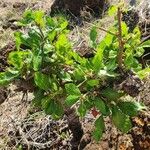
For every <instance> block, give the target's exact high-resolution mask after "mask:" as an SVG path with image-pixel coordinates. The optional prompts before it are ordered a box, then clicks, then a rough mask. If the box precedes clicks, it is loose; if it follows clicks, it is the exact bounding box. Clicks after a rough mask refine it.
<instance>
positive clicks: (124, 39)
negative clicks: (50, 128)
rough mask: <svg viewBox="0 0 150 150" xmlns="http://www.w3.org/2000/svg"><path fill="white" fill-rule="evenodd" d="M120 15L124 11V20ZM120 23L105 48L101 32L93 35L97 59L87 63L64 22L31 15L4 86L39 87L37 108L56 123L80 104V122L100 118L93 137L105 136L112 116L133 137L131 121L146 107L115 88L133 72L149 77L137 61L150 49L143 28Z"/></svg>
mask: <svg viewBox="0 0 150 150" xmlns="http://www.w3.org/2000/svg"><path fill="white" fill-rule="evenodd" d="M119 15H120V12H119V11H118V18H119V19H120V16H119ZM119 19H118V23H117V24H115V25H114V26H113V27H112V28H111V29H110V30H109V31H106V32H107V35H106V36H105V38H104V39H103V40H102V41H101V42H97V41H98V39H97V29H98V28H99V27H97V26H94V27H93V28H92V29H91V32H90V39H91V43H92V47H93V48H94V49H95V53H94V57H92V58H84V57H81V56H80V55H78V54H77V53H76V52H74V51H73V50H72V44H71V42H70V41H69V40H68V38H67V35H68V33H69V31H68V30H67V26H68V22H67V21H66V20H65V19H64V18H62V17H58V16H57V17H54V18H51V17H48V16H46V15H44V13H43V12H42V11H27V12H25V14H24V16H23V20H21V21H20V23H19V24H20V25H22V26H24V27H26V28H27V33H23V32H16V33H15V41H16V50H15V51H12V52H11V53H10V54H9V57H8V64H9V67H8V68H7V69H6V71H5V72H1V73H0V85H1V86H5V85H8V84H10V83H11V82H13V81H16V80H24V81H25V82H27V81H30V84H31V85H32V86H33V87H34V88H33V89H32V90H31V91H32V92H33V93H34V99H33V104H34V105H35V106H37V107H40V108H42V109H43V110H44V111H45V113H46V114H49V115H51V116H52V117H53V118H54V119H59V118H60V117H62V116H63V114H64V110H65V108H67V107H71V108H72V107H74V106H75V105H76V104H77V105H76V106H78V107H77V113H78V115H79V116H80V117H84V116H85V115H86V113H87V112H88V111H91V112H92V114H93V116H94V117H95V118H96V119H95V129H94V131H93V136H94V138H95V139H96V140H99V139H100V138H101V137H102V134H103V132H104V130H105V122H104V118H105V117H106V116H110V118H111V119H112V122H113V123H114V124H115V125H116V127H117V128H118V129H120V130H121V131H122V132H124V133H127V132H128V131H129V130H130V129H131V128H132V124H131V120H130V118H131V117H133V116H136V115H137V113H138V111H139V110H141V109H143V108H145V107H144V106H142V105H141V104H139V103H138V102H136V101H133V100H132V98H131V97H130V99H129V100H128V99H127V98H126V96H128V95H129V94H128V93H126V92H125V91H123V90H122V89H117V88H116V89H115V88H114V83H115V82H116V81H118V82H119V80H121V78H122V77H123V76H124V75H125V74H127V73H128V72H129V70H131V71H133V72H134V74H136V73H138V72H139V71H140V73H139V74H142V75H143V73H142V72H141V70H142V67H141V64H140V63H139V62H138V60H137V59H136V58H137V57H140V56H141V55H142V54H143V52H144V49H143V47H144V46H145V45H146V44H144V43H142V44H141V40H140V31H139V29H138V28H135V29H134V31H133V33H128V27H127V26H126V24H125V23H124V22H122V21H120V20H119ZM22 47H23V48H22ZM147 70H148V71H149V69H147ZM27 90H28V89H27Z"/></svg>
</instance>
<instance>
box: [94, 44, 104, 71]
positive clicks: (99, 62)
mask: <svg viewBox="0 0 150 150" xmlns="http://www.w3.org/2000/svg"><path fill="white" fill-rule="evenodd" d="M92 63H93V67H94V70H95V71H96V72H98V71H99V70H100V69H101V67H102V66H103V49H101V48H100V47H99V46H98V48H97V52H96V55H95V56H94V58H93V61H92Z"/></svg>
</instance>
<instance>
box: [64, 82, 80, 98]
mask: <svg viewBox="0 0 150 150" xmlns="http://www.w3.org/2000/svg"><path fill="white" fill-rule="evenodd" d="M65 89H66V91H67V93H68V94H69V95H77V96H80V95H81V92H80V90H79V88H78V87H77V86H76V85H75V84H73V83H69V84H66V85H65Z"/></svg>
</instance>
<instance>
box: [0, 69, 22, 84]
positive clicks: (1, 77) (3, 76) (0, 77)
mask: <svg viewBox="0 0 150 150" xmlns="http://www.w3.org/2000/svg"><path fill="white" fill-rule="evenodd" d="M18 75H19V71H17V70H16V71H13V72H12V71H11V72H10V71H6V72H0V86H5V85H7V84H9V83H10V82H12V81H13V80H14V79H15V78H16V77H18Z"/></svg>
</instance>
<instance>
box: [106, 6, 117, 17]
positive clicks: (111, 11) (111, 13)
mask: <svg viewBox="0 0 150 150" xmlns="http://www.w3.org/2000/svg"><path fill="white" fill-rule="evenodd" d="M117 9H118V8H117V7H116V6H114V5H112V6H110V8H109V10H108V15H109V16H114V15H116V13H117Z"/></svg>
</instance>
